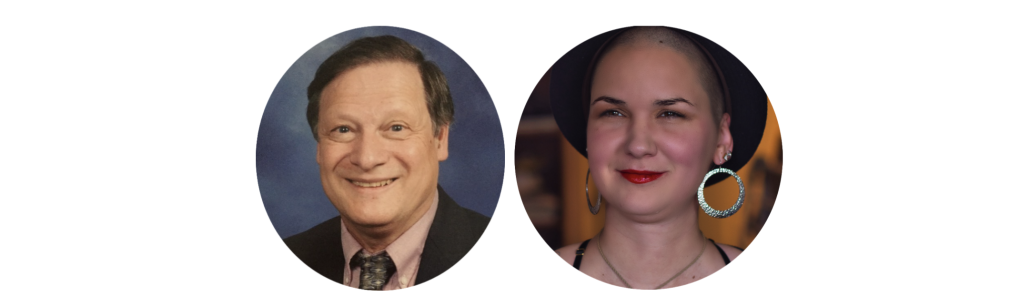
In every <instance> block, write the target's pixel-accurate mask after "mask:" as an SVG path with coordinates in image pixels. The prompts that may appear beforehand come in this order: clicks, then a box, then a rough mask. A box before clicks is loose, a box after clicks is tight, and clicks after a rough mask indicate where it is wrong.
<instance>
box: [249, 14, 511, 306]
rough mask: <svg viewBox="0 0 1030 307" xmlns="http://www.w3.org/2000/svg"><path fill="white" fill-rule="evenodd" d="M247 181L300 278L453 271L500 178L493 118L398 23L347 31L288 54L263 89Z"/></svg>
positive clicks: (462, 74)
mask: <svg viewBox="0 0 1030 307" xmlns="http://www.w3.org/2000/svg"><path fill="white" fill-rule="evenodd" d="M257 176H258V185H259V186H260V190H261V198H262V200H263V201H264V205H265V210H266V211H267V212H268V218H269V219H270V220H271V221H272V225H273V226H274V227H275V230H276V232H278V233H279V236H280V237H281V238H282V239H283V241H284V242H285V243H286V247H288V248H289V249H290V250H291V251H292V252H293V253H294V254H295V255H296V256H297V257H298V258H299V259H300V260H301V261H303V262H304V263H305V264H307V265H308V266H309V267H311V269H312V270H313V271H314V273H317V274H320V275H322V276H324V277H325V278H328V279H330V280H332V281H335V282H338V283H342V284H344V285H346V286H350V287H354V288H359V289H366V290H394V289H403V288H407V287H411V286H415V285H419V284H421V283H424V282H426V281H429V280H431V279H433V278H434V277H436V276H438V275H440V274H442V273H444V272H445V271H447V269H449V268H451V267H452V266H454V265H455V264H456V263H458V261H459V260H461V258H462V257H464V256H465V254H466V253H468V252H469V250H471V249H472V247H473V246H474V245H475V244H476V242H477V241H478V240H479V238H480V236H481V235H482V234H483V231H484V230H485V229H486V227H487V224H488V223H489V222H490V217H491V216H492V215H493V212H494V208H495V207H496V206H497V200H498V197H499V196H500V192H501V181H502V178H503V176H504V141H503V138H502V135H501V124H500V120H499V119H498V117H497V110H496V109H495V108H494V104H493V101H492V100H491V99H490V95H489V94H488V93H487V91H486V88H485V87H484V86H483V83H482V81H480V80H479V77H478V76H476V73H475V72H473V71H472V68H471V67H469V65H468V64H466V63H465V61H464V60H462V59H461V57H459V56H458V55H457V54H456V53H454V51H452V50H451V49H449V48H447V47H446V46H444V45H443V44H441V43H440V42H438V41H436V40H434V39H432V38H430V37H428V36H425V35H423V34H421V33H418V32H414V31H411V30H406V29H401V28H394V27H368V28H359V29H354V30H350V31H346V32H343V33H340V34H338V35H335V36H333V37H330V38H329V39H326V40H325V41H322V42H321V43H319V44H317V45H315V46H314V47H312V48H311V49H310V50H308V52H306V53H304V54H303V55H301V57H300V58H299V59H297V61H296V62H295V63H294V64H293V65H292V66H290V68H289V70H287V71H286V73H285V74H284V75H283V77H282V79H281V80H280V81H279V83H278V85H276V87H275V90H274V91H272V96H271V98H269V99H268V105H267V106H266V107H265V112H264V115H263V116H262V118H261V126H260V128H259V130H258V139H257ZM312 276H315V275H314V274H313V275H312Z"/></svg>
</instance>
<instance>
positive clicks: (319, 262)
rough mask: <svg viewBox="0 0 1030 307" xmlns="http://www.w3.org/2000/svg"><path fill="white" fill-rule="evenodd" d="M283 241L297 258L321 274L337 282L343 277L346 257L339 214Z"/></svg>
mask: <svg viewBox="0 0 1030 307" xmlns="http://www.w3.org/2000/svg"><path fill="white" fill-rule="evenodd" d="M283 242H285V243H286V246H287V247H289V248H290V251H292V252H293V254H294V255H297V258H299V259H300V260H301V261H303V262H304V264H307V265H308V266H309V267H311V269H313V270H315V271H316V272H318V273H319V274H322V275H323V276H325V277H326V278H329V279H331V280H334V281H337V282H340V280H342V279H343V275H341V274H343V267H342V263H343V262H344V260H343V259H344V257H343V243H342V242H341V241H340V217H339V216H336V217H333V218H331V219H328V220H326V221H324V222H322V223H319V224H318V225H315V227H311V229H308V230H305V231H303V232H301V233H298V234H295V235H292V236H289V237H287V238H286V239H283ZM337 275H340V276H337Z"/></svg>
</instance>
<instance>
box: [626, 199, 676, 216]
mask: <svg viewBox="0 0 1030 307" xmlns="http://www.w3.org/2000/svg"><path fill="white" fill-rule="evenodd" d="M673 206H674V205H670V204H662V203H651V202H633V203H622V204H620V205H612V208H611V209H613V210H614V211H618V212H619V213H620V214H623V215H627V216H637V217H649V216H664V215H668V213H669V212H672V211H675V210H673V209H675V208H672V207H673Z"/></svg>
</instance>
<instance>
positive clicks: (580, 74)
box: [550, 27, 768, 186]
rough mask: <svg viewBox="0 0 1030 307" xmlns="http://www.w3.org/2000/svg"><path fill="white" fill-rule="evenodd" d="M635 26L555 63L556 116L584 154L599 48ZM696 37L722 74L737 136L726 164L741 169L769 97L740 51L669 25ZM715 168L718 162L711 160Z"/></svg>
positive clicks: (732, 129) (717, 178)
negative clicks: (733, 50) (587, 107)
mask: <svg viewBox="0 0 1030 307" xmlns="http://www.w3.org/2000/svg"><path fill="white" fill-rule="evenodd" d="M632 28H633V27H627V28H621V29H616V30H612V31H608V32H605V33H603V34H601V35H598V36H594V37H593V38H591V39H588V40H587V41H585V42H583V43H582V44H579V45H578V46H576V48H573V49H572V50H571V51H569V52H568V53H566V54H565V56H562V57H561V59H559V60H558V62H557V63H555V64H554V66H552V67H551V85H550V92H551V93H550V96H551V97H550V98H551V109H552V111H553V112H554V119H555V121H557V122H558V128H559V129H561V132H562V134H563V135H565V139H566V140H568V141H569V143H571V144H572V147H575V148H576V150H578V151H579V153H580V154H582V155H583V156H584V157H586V156H587V151H586V147H587V116H586V112H585V111H586V110H584V106H586V105H587V103H588V100H589V99H590V85H591V82H593V80H592V78H593V69H594V66H595V65H596V64H597V61H598V60H599V59H598V55H599V54H600V51H601V50H603V49H604V48H605V46H607V45H608V43H610V42H611V41H612V39H613V38H615V37H616V36H618V35H619V34H621V33H623V32H625V31H626V30H629V29H632ZM669 29H671V30H674V31H676V32H678V33H679V34H681V35H683V36H684V37H686V38H688V39H690V40H692V41H693V42H694V43H696V44H697V45H698V46H699V47H700V48H701V51H702V52H703V53H705V54H706V55H707V57H708V60H709V61H710V62H711V63H712V67H713V68H715V71H716V73H717V74H718V75H719V76H720V77H721V79H722V88H723V92H724V93H723V95H724V97H725V101H726V102H725V103H726V106H725V108H724V110H726V112H728V113H730V134H731V135H732V136H733V157H732V158H730V160H729V161H727V162H726V163H725V164H723V165H722V167H725V168H728V169H731V170H733V171H734V172H736V171H738V170H740V168H742V167H744V165H745V164H747V161H748V160H751V156H754V154H755V150H757V149H758V144H759V143H761V141H762V134H764V133H765V119H766V113H767V111H768V110H767V109H766V104H767V101H768V100H767V99H768V97H767V96H766V95H765V90H763V89H762V85H761V84H759V83H758V79H756V78H755V76H754V75H753V74H751V71H750V70H748V69H747V67H745V66H744V63H741V62H740V60H738V59H737V57H735V56H733V54H730V52H729V51H726V49H724V48H722V46H719V44H716V43H715V42H712V41H711V40H708V39H707V38H704V37H702V36H700V35H697V34H694V33H691V32H688V31H684V30H680V29H675V28H669ZM711 167H712V169H714V168H715V164H712V166H711ZM728 177H729V175H727V174H725V173H719V174H716V175H714V176H712V177H711V178H709V179H708V181H707V182H706V183H705V186H710V185H712V184H715V183H718V182H720V181H722V180H723V179H725V178H728Z"/></svg>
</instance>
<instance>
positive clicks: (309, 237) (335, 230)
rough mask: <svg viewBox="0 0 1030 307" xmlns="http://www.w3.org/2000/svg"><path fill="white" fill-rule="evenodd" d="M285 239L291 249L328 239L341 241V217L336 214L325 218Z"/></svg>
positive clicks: (324, 241)
mask: <svg viewBox="0 0 1030 307" xmlns="http://www.w3.org/2000/svg"><path fill="white" fill-rule="evenodd" d="M283 241H284V242H286V246H289V247H290V249H291V250H295V248H304V247H310V246H311V244H324V243H326V242H328V241H335V242H337V243H339V242H340V217H339V216H336V217H333V218H331V219H328V220H325V221H324V222H321V223H319V224H318V225H315V226H314V227H311V228H310V229H308V230H305V231H303V232H301V233H298V234H295V235H292V236H289V237H287V238H286V239H283ZM295 252H296V251H295Z"/></svg>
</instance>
